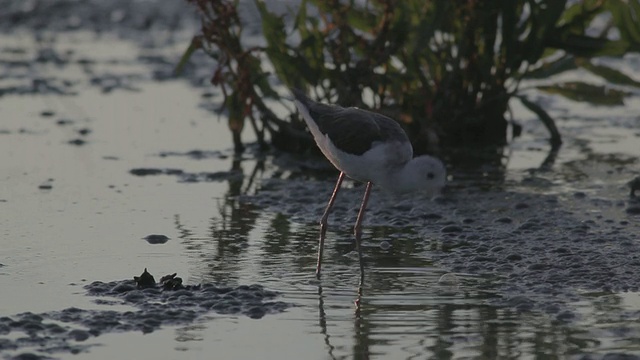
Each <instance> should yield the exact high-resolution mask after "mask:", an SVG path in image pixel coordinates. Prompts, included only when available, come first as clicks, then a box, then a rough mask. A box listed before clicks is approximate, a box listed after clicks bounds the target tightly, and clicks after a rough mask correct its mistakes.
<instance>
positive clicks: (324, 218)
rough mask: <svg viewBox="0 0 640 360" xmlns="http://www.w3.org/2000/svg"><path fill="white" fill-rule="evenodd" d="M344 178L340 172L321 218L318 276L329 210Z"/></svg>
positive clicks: (317, 275)
mask: <svg viewBox="0 0 640 360" xmlns="http://www.w3.org/2000/svg"><path fill="white" fill-rule="evenodd" d="M342 180H344V173H343V172H340V176H339V177H338V181H337V182H336V187H335V188H334V189H333V194H331V198H330V199H329V203H328V204H327V208H326V209H325V210H324V215H322V219H320V243H319V246H318V264H317V265H316V277H318V278H320V268H321V267H322V252H323V250H324V238H325V235H326V234H327V219H328V218H329V212H330V211H331V208H332V207H333V203H334V202H335V201H336V195H338V191H339V190H340V186H341V185H342Z"/></svg>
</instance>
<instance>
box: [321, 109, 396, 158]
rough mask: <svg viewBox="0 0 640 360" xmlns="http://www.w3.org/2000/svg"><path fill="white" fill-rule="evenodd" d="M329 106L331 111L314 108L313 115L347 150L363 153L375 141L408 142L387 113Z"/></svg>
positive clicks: (324, 130) (352, 152)
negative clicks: (385, 114)
mask: <svg viewBox="0 0 640 360" xmlns="http://www.w3.org/2000/svg"><path fill="white" fill-rule="evenodd" d="M318 105H322V104H318ZM324 106H327V105H324ZM324 106H323V107H324ZM327 107H329V106H327ZM330 108H332V109H328V110H330V111H318V110H321V109H318V108H317V107H313V108H312V112H310V115H311V117H312V118H313V119H314V120H315V121H316V124H318V128H319V129H320V131H321V132H322V133H323V134H326V135H327V136H329V139H331V142H333V144H334V145H335V146H336V147H337V148H339V149H340V150H342V151H344V152H346V153H349V154H354V155H362V154H364V153H365V152H367V151H368V150H369V149H371V147H372V146H373V144H374V143H375V142H384V141H394V140H395V141H399V142H408V141H409V140H408V139H407V135H406V134H405V132H404V130H402V128H401V127H400V125H399V124H398V123H397V122H395V121H394V120H392V119H390V118H388V117H386V116H384V115H381V114H377V113H374V112H371V111H366V110H361V109H356V108H346V109H345V108H339V107H335V106H331V107H330ZM322 110H327V109H322Z"/></svg>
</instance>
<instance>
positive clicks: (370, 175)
mask: <svg viewBox="0 0 640 360" xmlns="http://www.w3.org/2000/svg"><path fill="white" fill-rule="evenodd" d="M291 91H292V92H293V94H294V96H295V101H294V103H295V105H296V107H297V108H298V111H299V112H300V114H302V117H303V118H304V121H305V122H306V123H307V126H308V127H309V130H311V134H312V135H313V138H314V139H315V141H316V144H318V147H319V148H320V150H321V151H322V153H323V154H324V156H326V157H327V159H329V161H330V162H331V163H332V164H333V165H334V166H335V167H336V168H338V170H340V176H339V177H338V181H337V183H336V186H335V188H334V189H333V194H332V195H331V198H330V199H329V203H328V204H327V208H326V209H325V211H324V214H323V215H322V219H321V220H320V243H319V249H318V263H317V266H316V275H317V276H318V277H319V276H320V269H321V266H322V252H323V248H324V239H325V234H326V232H327V218H328V217H329V211H330V210H331V207H332V206H333V203H334V202H335V199H336V195H337V194H338V191H339V190H340V186H341V185H342V181H343V180H344V176H345V175H347V176H348V177H350V178H352V179H354V180H358V181H362V182H365V183H367V186H366V189H365V191H364V197H363V199H362V205H361V206H360V211H359V212H358V217H357V219H356V223H355V226H354V228H353V231H354V235H355V238H356V250H357V251H358V259H359V261H360V285H362V283H363V281H364V265H363V262H362V248H361V246H360V238H361V236H362V219H363V216H364V211H365V208H366V207H367V201H368V200H369V194H370V192H371V186H372V185H373V184H376V185H378V186H380V187H382V188H383V189H386V190H389V191H391V192H394V193H407V192H413V191H421V192H426V193H429V194H431V195H433V194H435V193H437V192H438V191H440V189H442V187H444V184H445V181H446V170H445V168H444V165H442V162H441V161H440V160H438V159H436V158H434V157H431V156H428V155H422V156H418V157H415V158H414V157H413V148H412V146H411V143H410V142H409V138H408V137H407V134H406V133H405V132H404V130H402V128H401V127H400V125H399V124H398V123H397V122H395V121H394V120H392V119H390V118H388V117H386V116H384V115H381V114H378V113H374V112H371V111H366V110H362V109H358V108H343V107H340V106H335V105H327V104H321V103H318V102H315V101H313V100H311V99H309V98H308V97H307V96H306V95H305V94H304V93H303V92H301V91H300V90H297V89H292V90H291Z"/></svg>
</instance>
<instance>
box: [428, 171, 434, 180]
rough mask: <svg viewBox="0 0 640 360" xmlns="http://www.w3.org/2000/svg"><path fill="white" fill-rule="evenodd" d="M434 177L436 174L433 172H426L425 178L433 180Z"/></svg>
mask: <svg viewBox="0 0 640 360" xmlns="http://www.w3.org/2000/svg"><path fill="white" fill-rule="evenodd" d="M434 177H436V175H435V174H434V173H432V172H430V173H427V179H429V180H433V178H434Z"/></svg>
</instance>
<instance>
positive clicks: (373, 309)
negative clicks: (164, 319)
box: [0, 30, 640, 359]
mask: <svg viewBox="0 0 640 360" xmlns="http://www.w3.org/2000/svg"><path fill="white" fill-rule="evenodd" d="M179 34H182V35H174V36H175V37H176V41H175V42H173V43H171V42H170V45H165V46H162V47H154V46H145V47H140V46H139V45H140V44H139V43H137V42H136V40H131V39H129V38H125V39H123V38H119V37H117V36H115V35H114V34H112V33H109V32H107V33H104V34H101V35H96V34H95V33H94V32H91V31H80V30H76V31H72V32H65V33H60V34H49V35H50V39H49V40H46V41H43V40H42V39H41V38H40V39H38V38H36V37H35V36H34V34H33V33H31V32H29V31H23V32H16V33H13V34H12V35H10V36H9V35H2V37H0V44H2V45H1V46H0V64H1V65H0V69H1V71H2V76H0V88H2V89H4V90H5V91H3V96H2V97H0V140H1V141H0V164H1V165H0V213H1V215H2V216H0V228H1V229H2V230H1V231H0V239H1V242H2V246H1V247H0V264H1V265H0V288H2V289H3V290H2V292H1V295H0V299H1V301H0V318H1V317H4V316H7V317H10V318H12V319H14V320H15V319H17V318H19V315H18V314H20V313H24V312H31V313H35V314H43V315H44V317H45V322H48V323H59V324H60V325H61V326H63V327H65V329H67V331H66V332H63V333H62V334H61V335H50V338H48V339H47V340H45V341H43V342H41V343H37V342H33V341H31V342H30V341H28V340H29V338H30V337H31V335H30V333H29V331H26V332H25V331H23V330H24V329H25V328H26V327H25V326H23V327H19V326H16V328H14V329H8V330H7V328H3V327H0V355H1V356H2V357H5V358H12V357H14V356H17V355H19V354H23V353H32V354H37V355H38V356H42V357H47V356H48V357H54V358H76V357H77V355H74V354H73V353H74V352H78V351H79V352H80V353H81V355H80V356H81V357H82V358H83V359H85V358H86V359H112V358H151V357H153V358H156V359H175V358H181V359H190V358H193V359H200V358H205V357H206V358H210V357H212V356H215V357H216V358H228V359H242V358H262V359H280V358H305V359H333V358H335V359H342V358H378V359H389V358H393V359H396V358H397V359H403V358H404V359H414V358H434V359H436V358H437V359H447V358H451V359H462V358H487V359H492V358H523V359H528V358H572V357H573V358H581V357H582V356H585V355H587V354H591V355H592V358H600V357H602V356H604V355H605V354H614V353H624V354H630V355H636V356H640V345H639V344H638V341H637V338H638V337H639V336H640V334H639V330H640V326H639V325H638V323H637V319H638V317H639V315H640V297H639V295H638V292H637V291H638V285H639V283H638V281H637V276H636V274H637V270H638V268H639V267H640V261H638V259H637V255H636V254H637V252H636V250H637V247H638V246H639V244H638V242H637V240H638V239H637V234H638V233H640V229H639V225H638V223H639V222H638V219H639V218H638V215H634V214H631V213H629V212H627V211H626V210H627V209H629V208H631V207H632V206H634V205H633V202H632V201H631V200H629V197H628V189H627V188H626V185H625V183H626V181H628V180H630V179H631V178H633V176H637V175H638V174H639V172H640V170H639V166H638V165H639V160H638V152H637V144H638V143H639V142H638V140H639V139H638V138H639V137H640V129H639V128H638V121H637V120H638V119H637V117H634V116H633V115H628V114H631V113H633V111H634V109H636V110H637V109H638V108H640V104H638V100H637V98H635V97H631V98H629V101H628V102H627V105H626V107H625V108H597V107H593V106H589V105H582V104H574V103H571V102H568V101H562V100H557V99H555V98H552V97H545V96H544V95H540V94H536V96H540V97H541V100H542V101H551V103H552V106H551V108H552V109H553V111H554V112H555V113H554V115H557V116H560V115H562V114H564V116H565V117H564V118H561V120H559V126H560V127H561V132H562V133H563V135H564V136H565V146H563V148H562V149H561V150H560V152H559V153H558V154H557V155H555V156H553V154H552V156H550V154H549V153H548V146H547V144H546V143H545V141H544V139H545V138H546V137H547V135H546V133H545V130H544V129H543V128H542V126H541V125H540V124H539V123H537V122H536V121H535V120H533V119H532V115H531V114H528V113H526V112H524V111H523V109H521V108H519V107H518V106H517V104H514V111H515V114H516V116H517V117H518V119H519V120H520V121H522V122H523V124H524V125H525V133H524V135H523V136H522V137H521V138H518V139H516V140H515V141H514V142H513V143H512V144H511V146H510V147H509V148H508V149H507V150H505V152H504V154H498V156H497V157H496V158H495V159H494V160H495V162H494V163H493V165H491V166H487V165H483V166H480V167H473V166H471V165H472V164H471V165H470V164H465V163H464V162H459V163H458V164H459V165H457V167H454V168H452V169H451V170H452V171H451V173H452V177H451V182H450V185H449V189H448V190H447V193H446V194H445V195H443V196H442V197H440V198H439V199H436V200H435V201H430V200H427V199H419V198H418V199H402V200H400V201H398V200H390V199H389V198H387V197H385V195H384V194H383V193H381V192H378V191H377V190H375V191H374V193H373V194H374V196H373V198H372V203H371V205H370V213H369V214H368V215H369V216H368V217H367V220H366V223H365V241H366V243H365V260H366V280H365V281H366V283H365V288H364V290H363V295H362V297H361V299H360V302H361V307H360V312H359V313H357V312H356V311H355V306H354V301H355V300H356V299H357V298H358V293H357V282H358V276H357V272H358V265H357V256H355V253H354V252H353V243H352V240H351V235H350V232H351V226H352V224H353V219H354V218H355V212H356V210H357V206H358V202H359V198H360V196H361V187H358V186H357V185H353V184H352V183H348V184H347V186H346V188H345V189H344V190H343V191H342V193H341V197H340V198H339V201H338V203H337V204H336V211H335V212H334V215H332V217H331V218H330V222H331V225H330V230H329V233H328V241H327V248H326V250H325V265H324V275H323V277H322V279H321V280H320V281H318V280H317V279H316V278H315V276H314V267H315V261H316V259H315V257H316V251H317V236H318V227H317V225H316V221H317V218H318V217H319V215H320V214H321V212H322V209H323V207H324V205H325V201H326V200H327V198H328V195H329V193H330V192H331V190H332V186H333V181H334V178H335V175H336V174H335V173H334V172H332V171H331V170H328V171H327V170H322V168H323V166H324V165H317V164H315V165H314V166H315V167H317V168H319V169H320V170H317V171H311V172H310V171H302V170H301V168H305V167H309V166H307V165H308V164H307V163H306V161H307V160H306V159H303V158H298V157H295V156H289V155H288V156H274V155H273V154H269V155H267V156H262V155H257V154H256V153H255V152H253V151H248V152H247V153H246V154H243V155H241V156H237V157H236V156H234V155H233V153H232V152H231V150H230V149H231V142H230V136H229V134H228V132H227V130H226V124H225V119H224V117H220V118H217V117H216V116H213V115H212V114H211V113H210V112H209V111H208V110H207V109H208V108H211V107H212V106H213V105H215V104H217V103H218V102H219V100H220V97H219V94H217V92H216V91H215V90H212V89H210V88H208V87H198V86H193V84H194V83H196V84H197V83H199V81H198V79H199V77H198V73H197V71H195V70H194V72H192V73H190V75H189V80H190V81H187V80H185V79H169V78H168V76H167V74H168V73H169V71H170V68H171V64H173V63H175V61H176V60H177V58H178V56H179V54H180V50H181V49H182V46H183V45H184V44H185V43H184V42H181V41H178V40H180V39H183V40H184V39H186V38H187V35H186V34H185V33H179ZM180 36H182V38H181V37H180ZM45 38H47V37H45ZM184 41H186V40H184ZM42 54H49V55H47V56H44V55H42ZM54 55H55V56H54ZM38 56H44V57H43V59H44V60H42V61H39V62H35V61H33V60H34V59H36V58H38ZM56 59H58V60H56ZM149 59H156V61H154V62H152V63H150V62H149ZM164 60H166V61H164ZM199 61H203V60H199ZM204 64H206V62H204ZM200 65H201V67H202V68H205V70H206V66H202V65H203V64H202V63H200ZM205 73H206V71H205ZM205 78H206V76H205ZM34 80H37V81H35V82H34ZM43 80H46V82H43ZM34 84H35V85H34ZM38 84H40V85H38ZM42 84H48V86H44V85H42ZM36 85H38V86H36ZM71 94H73V95H71ZM534 94H535V93H534ZM203 95H204V96H203ZM245 135H246V138H247V140H248V141H250V140H251V139H250V134H249V132H248V131H245ZM448 160H449V161H448V163H450V164H452V163H453V164H455V163H456V161H457V160H458V159H456V158H455V156H454V155H451V158H449V159H448ZM132 170H133V172H132ZM153 170H160V174H156V173H154V171H153ZM152 234H161V235H166V236H167V237H169V240H168V241H167V242H166V243H163V244H150V243H149V242H147V241H145V240H144V238H145V237H147V236H148V235H152ZM519 241H520V242H519ZM145 267H146V268H148V269H149V271H150V272H152V273H153V274H154V275H156V276H157V275H162V274H167V273H173V272H177V273H178V275H179V276H181V277H182V278H183V279H184V281H185V283H187V284H197V283H216V284H221V285H228V286H237V285H243V284H260V285H263V286H264V287H265V288H267V289H270V290H274V291H277V292H279V293H280V296H279V297H278V300H279V301H283V302H286V303H287V304H289V307H288V308H287V309H286V310H285V311H283V312H279V313H273V314H267V315H265V316H264V317H263V318H261V319H259V320H255V319H251V318H249V317H247V316H243V315H231V314H220V313H218V312H216V311H209V312H205V313H202V314H201V315H199V316H197V317H196V319H195V321H190V322H184V323H180V324H173V325H172V324H169V325H162V326H161V327H160V328H156V329H154V331H153V332H151V333H146V334H143V333H142V332H141V331H125V332H103V333H100V334H96V335H91V336H89V337H88V338H87V339H86V340H78V338H73V337H72V336H70V334H71V332H70V331H71V330H78V329H80V330H83V329H85V328H84V327H83V326H82V325H80V324H78V323H74V322H67V323H64V322H59V321H55V320H51V319H49V318H48V316H49V315H51V314H53V313H54V312H59V311H62V310H64V309H69V308H72V307H75V308H80V309H87V310H96V311H105V312H106V311H116V312H118V313H125V312H126V311H133V310H135V309H136V307H135V306H134V305H132V304H131V303H125V302H124V301H121V300H118V299H113V301H110V302H105V301H98V300H105V299H104V298H98V297H95V296H88V295H87V290H86V289H85V288H84V287H83V286H86V285H88V284H90V283H92V282H93V281H97V280H100V281H105V282H108V281H114V280H123V279H131V278H132V277H133V276H134V275H139V274H140V273H141V272H142V270H143V269H144V268H145ZM443 275H444V278H443ZM441 279H442V280H441ZM445 279H450V280H451V279H453V283H450V282H446V281H444V280H445ZM100 314H102V313H100ZM153 315H154V314H150V316H151V317H153Z"/></svg>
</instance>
